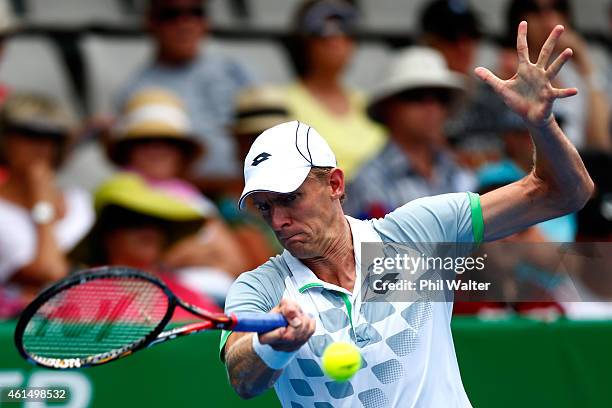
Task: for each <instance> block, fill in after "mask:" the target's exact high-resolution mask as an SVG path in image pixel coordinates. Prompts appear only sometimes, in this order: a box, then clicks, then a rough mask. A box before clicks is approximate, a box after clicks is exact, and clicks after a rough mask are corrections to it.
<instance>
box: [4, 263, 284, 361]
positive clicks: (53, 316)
mask: <svg viewBox="0 0 612 408" xmlns="http://www.w3.org/2000/svg"><path fill="white" fill-rule="evenodd" d="M177 306H178V307H181V308H183V309H185V310H187V311H189V312H190V313H192V314H193V315H194V316H197V317H198V318H200V319H202V321H199V322H197V323H191V324H187V325H184V326H181V327H176V328H172V329H167V330H164V329H165V328H166V326H167V325H168V322H169V321H170V319H171V318H172V315H173V313H174V310H175V308H176V307H177ZM286 325H287V321H286V320H285V318H284V317H283V316H282V315H280V314H273V313H270V314H265V313H240V314H231V315H225V314H214V313H209V312H207V311H205V310H202V309H200V308H198V307H196V306H194V305H190V304H188V303H185V302H183V301H182V300H181V299H179V298H178V297H176V296H175V295H174V294H173V293H172V292H171V291H170V289H168V287H167V286H166V285H164V283H162V282H161V281H160V280H159V279H157V278H155V277H153V276H151V275H149V274H146V273H144V272H141V271H139V270H136V269H132V268H126V267H102V268H95V269H90V270H86V271H83V272H80V273H78V274H75V275H72V276H70V277H68V278H67V279H64V280H62V281H60V282H58V283H57V284H55V285H53V286H52V287H50V288H48V289H46V290H45V291H44V292H42V293H41V294H40V295H39V296H38V297H37V298H36V299H35V300H34V301H33V302H32V303H31V304H30V305H28V307H27V308H26V309H25V310H24V312H23V313H22V315H21V317H20V319H19V322H18V323H17V328H16V330H15V344H16V345H17V349H18V350H19V352H20V353H21V355H22V356H23V357H24V358H26V359H27V360H28V361H30V362H32V363H34V364H37V365H40V366H43V367H48V368H57V369H67V368H80V367H90V366H95V365H100V364H104V363H108V362H110V361H113V360H116V359H119V358H121V357H125V356H127V355H129V354H132V353H133V352H135V351H137V350H141V349H143V348H146V347H151V346H153V345H156V344H159V343H162V342H165V341H167V340H170V339H174V338H176V337H180V336H185V335H189V334H194V333H199V332H201V331H204V330H209V329H223V330H232V331H241V332H258V333H262V332H267V331H271V330H274V329H276V328H278V327H284V326H286Z"/></svg>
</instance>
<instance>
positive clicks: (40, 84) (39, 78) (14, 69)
mask: <svg viewBox="0 0 612 408" xmlns="http://www.w3.org/2000/svg"><path fill="white" fill-rule="evenodd" d="M33 58H35V59H33ZM0 82H2V83H4V84H7V85H8V86H9V87H11V88H12V89H14V90H20V91H29V92H39V93H43V94H46V95H49V96H51V97H54V98H55V99H57V100H58V101H59V102H60V103H61V104H62V105H63V106H65V107H66V109H68V110H69V111H70V113H71V114H72V115H73V116H74V117H75V118H80V117H82V114H83V113H84V112H82V111H81V109H80V104H78V103H77V98H76V93H75V91H74V88H73V87H72V83H71V82H70V79H69V76H68V73H67V71H66V70H65V66H64V64H63V61H62V59H61V57H60V55H59V53H58V51H57V49H56V48H55V45H54V44H53V42H51V41H50V40H48V39H46V38H44V37H40V36H34V35H28V36H25V35H22V36H18V37H13V38H11V39H9V40H8V41H7V43H6V46H5V50H4V55H3V58H2V61H1V62H0Z"/></svg>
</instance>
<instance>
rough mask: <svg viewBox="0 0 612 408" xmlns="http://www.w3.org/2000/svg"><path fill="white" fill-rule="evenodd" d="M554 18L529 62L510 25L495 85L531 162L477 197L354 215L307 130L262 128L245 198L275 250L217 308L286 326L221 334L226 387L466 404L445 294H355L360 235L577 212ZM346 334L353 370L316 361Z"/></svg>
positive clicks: (403, 238)
mask: <svg viewBox="0 0 612 408" xmlns="http://www.w3.org/2000/svg"><path fill="white" fill-rule="evenodd" d="M562 32H563V27H562V26H557V27H555V28H554V29H553V31H552V32H551V34H550V36H549V38H548V40H547V41H546V43H545V44H544V46H543V48H542V50H541V52H540V55H539V58H538V60H537V62H535V63H532V62H530V61H529V53H528V49H527V23H526V22H522V23H521V24H520V25H519V28H518V37H517V52H518V58H519V68H518V72H517V73H516V75H515V76H514V77H512V78H511V79H508V80H501V79H499V78H497V77H496V76H495V75H493V74H492V73H491V72H490V71H488V70H487V69H485V68H477V69H476V75H477V76H478V77H479V78H480V79H482V80H484V81H485V82H486V83H488V84H489V85H491V86H492V87H493V89H495V91H496V92H497V93H498V94H499V95H500V96H501V97H502V98H503V99H504V101H505V102H506V104H507V105H508V106H509V107H510V108H511V109H512V110H513V111H515V112H516V113H517V114H519V115H520V116H521V117H522V118H523V120H524V121H525V123H526V124H527V126H528V127H529V129H530V133H531V136H532V138H533V142H534V145H535V149H536V153H535V166H534V168H533V170H532V172H531V173H530V174H529V175H527V176H526V177H524V178H523V179H521V180H520V181H518V182H516V183H512V184H509V185H507V186H504V187H502V188H499V189H497V190H494V191H492V192H489V193H487V194H484V195H483V196H482V197H480V196H478V195H476V194H473V193H453V194H445V195H439V196H434V197H426V198H422V199H418V200H414V201H411V202H409V203H407V204H405V205H403V206H402V207H399V208H397V209H396V210H395V211H393V212H391V213H390V214H388V215H387V216H386V217H385V218H383V219H376V220H368V221H359V220H355V219H353V218H350V217H347V216H345V215H344V213H343V211H342V206H341V202H342V200H343V196H344V174H343V172H342V170H341V169H339V168H337V165H336V159H335V156H334V153H333V152H332V151H331V150H330V148H329V146H328V145H327V144H326V143H325V141H324V140H323V138H322V137H321V136H320V135H319V134H318V133H317V131H316V130H315V129H313V128H311V127H309V126H308V125H306V124H303V123H299V122H289V123H284V124H280V125H277V126H275V127H273V128H271V129H268V130H267V131H265V132H264V133H262V134H261V135H260V136H259V138H258V139H257V140H256V141H255V142H254V143H253V145H252V147H251V150H250V152H249V154H248V156H247V157H246V160H245V170H244V175H245V188H244V192H243V193H242V197H241V198H240V206H241V208H242V206H244V204H245V200H247V198H249V199H250V200H252V203H253V205H254V206H255V207H256V208H257V209H258V210H259V212H260V213H261V215H262V216H263V218H264V219H265V221H266V222H267V223H268V224H269V225H270V227H271V228H272V229H273V230H274V232H275V234H276V236H277V237H278V239H279V241H280V242H281V244H282V245H283V247H284V248H285V251H284V252H283V253H282V254H281V255H279V256H277V257H275V258H271V259H270V260H269V261H268V262H266V263H265V264H263V265H262V266H260V267H259V268H257V269H255V270H253V271H251V272H247V273H244V274H242V275H241V276H240V277H239V278H238V279H237V281H236V282H235V283H234V285H233V287H232V289H231V290H230V293H229V296H228V297H227V300H226V311H227V312H239V311H240V312H246V311H249V312H262V313H267V312H280V313H282V314H283V315H284V316H285V317H286V318H287V320H288V321H289V326H288V327H286V328H281V329H277V330H275V331H272V332H269V333H266V334H260V335H256V334H248V333H231V332H224V333H223V335H222V338H221V357H222V358H224V359H225V364H226V367H227V370H228V373H229V378H230V381H231V384H232V386H233V387H234V389H235V390H236V392H237V393H238V394H239V395H240V396H241V397H243V398H251V397H254V396H256V395H259V394H261V393H262V392H264V391H265V390H266V389H268V388H270V387H272V386H274V388H275V390H276V393H277V395H278V397H279V399H280V401H281V403H282V405H283V406H284V407H292V408H298V407H313V406H314V407H358V406H364V407H401V408H404V407H444V408H448V407H462V408H464V407H470V406H471V405H470V402H469V399H468V397H467V395H466V393H465V391H464V389H463V385H462V382H461V378H460V375H459V368H458V365H457V358H456V356H455V351H454V346H453V340H452V336H451V329H450V322H451V311H452V304H451V303H444V302H420V301H418V302H414V303H402V304H398V303H394V304H392V303H384V302H376V303H375V302H363V303H362V302H361V297H360V285H359V282H360V260H361V253H360V252H361V243H363V242H381V241H382V242H459V243H473V242H475V243H478V242H480V241H483V240H484V241H491V240H495V239H498V238H501V237H504V236H507V235H509V234H512V233H514V232H516V231H518V230H521V229H523V228H526V227H527V226H530V225H532V224H535V223H538V222H541V221H543V220H546V219H549V218H553V217H558V216H560V215H563V214H566V213H568V212H572V211H576V210H578V209H580V208H581V207H582V206H583V205H584V203H585V202H586V201H587V200H588V198H589V197H590V195H591V194H592V192H593V188H594V187H593V182H592V181H591V179H590V177H589V175H588V173H587V171H586V170H585V167H584V165H583V163H582V161H581V159H580V157H579V156H578V154H577V152H576V150H575V148H574V147H573V146H572V144H571V143H570V142H569V141H568V139H567V138H566V137H565V135H564V134H563V132H562V130H561V129H560V128H559V126H558V125H557V123H556V121H555V118H554V117H553V115H552V105H553V102H554V101H555V100H556V99H558V98H565V97H569V96H572V95H575V94H576V93H577V90H576V89H575V88H570V89H557V88H555V87H554V86H553V85H552V83H551V81H552V80H553V79H554V78H555V76H556V75H557V73H558V72H559V70H560V69H561V67H562V66H563V64H564V63H565V62H566V61H567V60H568V59H569V58H570V57H571V55H572V51H571V50H569V49H566V50H564V51H563V52H562V53H561V54H560V55H559V56H558V57H557V58H556V59H555V60H554V61H553V62H552V63H551V64H550V65H549V59H551V55H552V54H553V50H554V48H555V45H556V43H557V40H558V39H559V37H560V35H561V33H562ZM339 340H343V341H349V342H352V343H354V344H356V345H357V346H358V347H359V349H360V352H361V354H362V356H363V365H362V368H361V369H360V370H359V371H358V372H357V373H356V374H355V376H354V377H353V378H352V379H351V380H350V381H346V382H334V381H333V380H331V379H330V378H329V377H327V376H325V375H324V374H323V372H322V369H321V355H322V352H323V350H324V348H325V347H326V346H327V345H328V344H330V343H331V342H334V341H339Z"/></svg>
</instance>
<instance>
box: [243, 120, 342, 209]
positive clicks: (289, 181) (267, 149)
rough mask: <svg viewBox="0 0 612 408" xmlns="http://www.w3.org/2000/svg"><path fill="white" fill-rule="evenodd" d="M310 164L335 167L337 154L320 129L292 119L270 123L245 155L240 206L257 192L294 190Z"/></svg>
mask: <svg viewBox="0 0 612 408" xmlns="http://www.w3.org/2000/svg"><path fill="white" fill-rule="evenodd" d="M312 167H336V156H335V155H334V152H332V150H331V148H330V147H329V145H328V144H327V142H326V141H325V140H324V139H323V137H322V136H321V135H320V134H319V132H317V131H316V130H315V129H314V128H313V127H311V126H308V125H307V124H305V123H301V122H298V121H295V120H294V121H292V122H286V123H281V124H279V125H276V126H274V127H271V128H270V129H268V130H266V131H264V132H263V133H262V134H261V135H259V136H258V137H257V139H255V142H253V145H252V146H251V149H250V150H249V153H248V154H247V156H246V158H245V159H244V184H245V185H244V190H243V191H242V195H241V196H240V201H239V202H238V206H239V208H240V209H243V208H244V202H245V199H246V198H247V197H248V196H249V195H251V194H253V193H256V192H273V193H290V192H292V191H295V190H297V189H298V188H299V187H300V186H301V185H302V183H303V182H304V180H306V177H307V176H308V173H309V172H310V169H311V168H312Z"/></svg>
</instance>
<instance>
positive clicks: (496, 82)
mask: <svg viewBox="0 0 612 408" xmlns="http://www.w3.org/2000/svg"><path fill="white" fill-rule="evenodd" d="M474 73H475V74H476V76H477V77H478V78H480V79H481V80H483V81H484V82H486V83H487V84H488V85H489V86H491V88H493V89H495V90H499V88H500V87H501V86H502V84H503V82H504V81H502V80H501V79H499V78H498V77H497V76H496V75H495V74H493V73H492V72H491V71H489V70H488V69H486V68H484V67H478V68H476V69H475V70H474Z"/></svg>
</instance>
